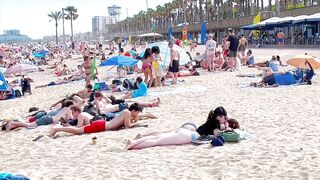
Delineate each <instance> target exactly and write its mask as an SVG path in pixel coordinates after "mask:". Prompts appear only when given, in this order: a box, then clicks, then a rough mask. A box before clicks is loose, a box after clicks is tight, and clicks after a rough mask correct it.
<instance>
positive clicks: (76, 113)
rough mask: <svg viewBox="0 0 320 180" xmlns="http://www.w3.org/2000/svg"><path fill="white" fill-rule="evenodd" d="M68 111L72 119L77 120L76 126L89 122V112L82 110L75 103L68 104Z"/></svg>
mask: <svg viewBox="0 0 320 180" xmlns="http://www.w3.org/2000/svg"><path fill="white" fill-rule="evenodd" d="M70 111H71V114H72V116H73V120H77V125H76V127H78V128H80V127H83V126H86V125H88V124H90V121H91V119H92V118H93V116H92V115H90V114H89V113H86V112H82V111H81V108H80V107H79V106H77V105H73V106H70Z"/></svg>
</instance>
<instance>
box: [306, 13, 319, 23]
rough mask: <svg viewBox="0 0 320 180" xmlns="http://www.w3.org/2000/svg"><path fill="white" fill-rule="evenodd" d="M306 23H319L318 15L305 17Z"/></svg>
mask: <svg viewBox="0 0 320 180" xmlns="http://www.w3.org/2000/svg"><path fill="white" fill-rule="evenodd" d="M306 21H307V22H319V21H320V13H316V14H312V15H310V16H308V17H307V19H306Z"/></svg>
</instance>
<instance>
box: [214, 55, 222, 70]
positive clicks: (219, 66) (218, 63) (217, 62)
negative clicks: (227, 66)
mask: <svg viewBox="0 0 320 180" xmlns="http://www.w3.org/2000/svg"><path fill="white" fill-rule="evenodd" d="M224 63H225V61H224V59H223V57H222V55H221V52H220V51H217V54H216V59H215V62H214V64H215V65H214V68H215V69H217V70H221V69H222V66H223V64H224Z"/></svg>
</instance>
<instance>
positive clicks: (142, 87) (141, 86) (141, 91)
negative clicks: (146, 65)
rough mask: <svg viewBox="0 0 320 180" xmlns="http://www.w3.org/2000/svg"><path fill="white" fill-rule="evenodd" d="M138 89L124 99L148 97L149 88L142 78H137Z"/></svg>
mask: <svg viewBox="0 0 320 180" xmlns="http://www.w3.org/2000/svg"><path fill="white" fill-rule="evenodd" d="M136 81H137V83H138V89H137V90H134V91H131V92H128V93H127V94H126V95H125V96H123V97H122V99H130V98H137V97H141V96H146V95H147V94H148V87H147V84H146V83H145V82H143V80H142V78H141V77H137V80H136Z"/></svg>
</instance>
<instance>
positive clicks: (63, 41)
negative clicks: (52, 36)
mask: <svg viewBox="0 0 320 180" xmlns="http://www.w3.org/2000/svg"><path fill="white" fill-rule="evenodd" d="M64 10H65V9H64V8H62V34H63V44H64V43H65V41H66V39H65V32H64Z"/></svg>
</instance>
